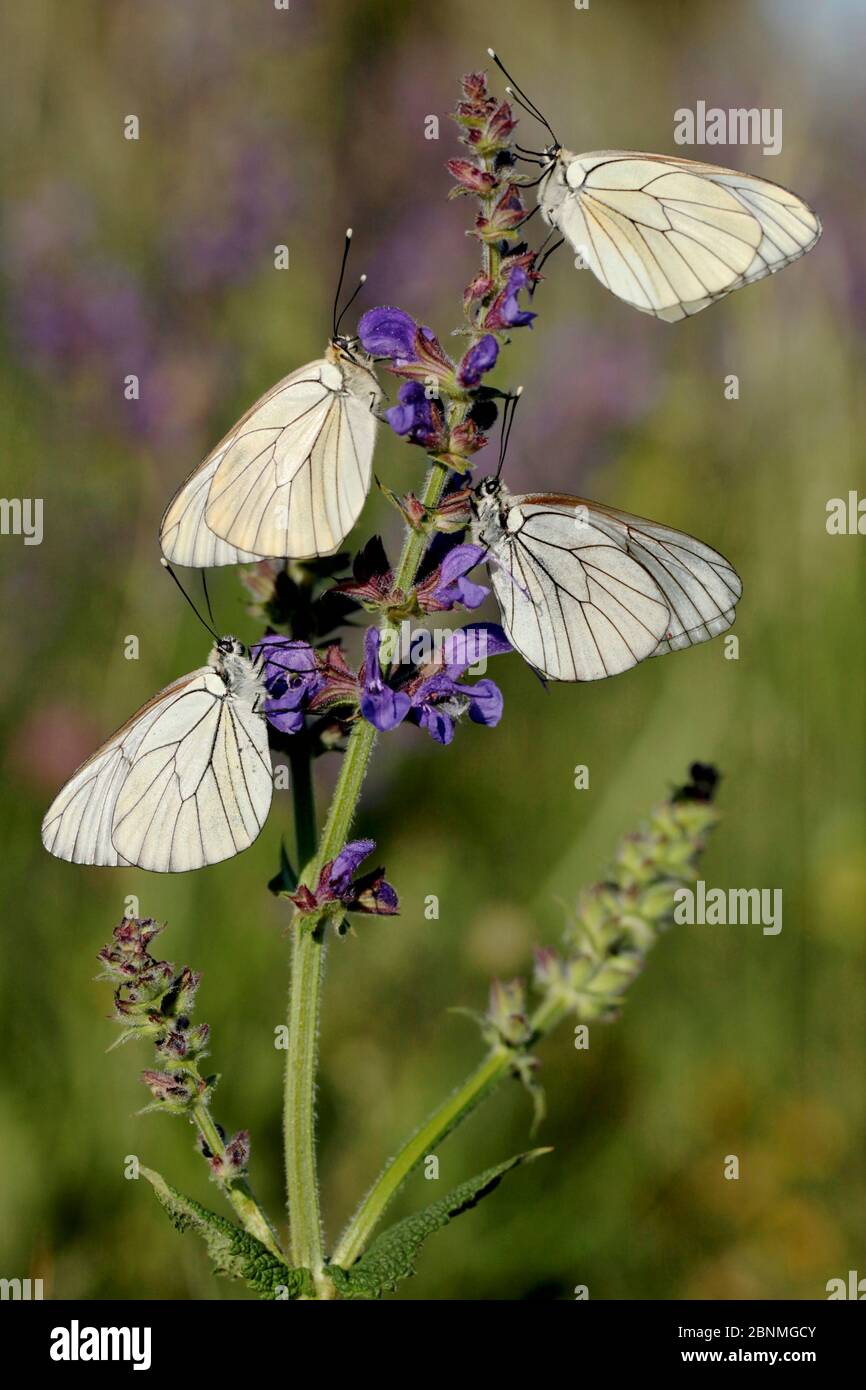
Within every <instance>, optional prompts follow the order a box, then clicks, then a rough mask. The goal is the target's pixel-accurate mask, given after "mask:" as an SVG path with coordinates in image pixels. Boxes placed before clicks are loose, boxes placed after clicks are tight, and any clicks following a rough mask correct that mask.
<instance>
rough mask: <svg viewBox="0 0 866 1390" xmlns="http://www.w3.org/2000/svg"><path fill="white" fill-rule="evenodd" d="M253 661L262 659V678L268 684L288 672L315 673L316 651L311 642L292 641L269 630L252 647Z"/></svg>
mask: <svg viewBox="0 0 866 1390" xmlns="http://www.w3.org/2000/svg"><path fill="white" fill-rule="evenodd" d="M250 656H251V657H252V659H253V661H257V660H258V659H259V658H261V660H262V678H263V680H264V682H265V684H266V685H268V684H270V682H271V681H275V680H279V679H280V678H281V677H285V675H286V674H287V673H297V674H301V675H306V674H313V673H314V672H315V670H316V653H315V652H314V651H313V648H312V647H311V646H310V644H309V642H290V641H289V640H288V639H287V638H285V637H281V636H280V634H279V633H278V632H268V633H266V634H265V636H264V637H263V638H262V639H261V641H260V642H257V643H256V645H255V646H254V647H251V648H250Z"/></svg>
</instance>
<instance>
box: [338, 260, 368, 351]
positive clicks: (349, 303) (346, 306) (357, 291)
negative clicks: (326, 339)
mask: <svg viewBox="0 0 866 1390" xmlns="http://www.w3.org/2000/svg"><path fill="white" fill-rule="evenodd" d="M366 283H367V277H366V275H362V276H361V278H360V280H359V281H358V284H357V287H356V289H355V291H354V293H353V294H352V295H351V296H350V297H349V298H348V299H347V300H346V303H345V304H344V305H343V307H342V309H341V310H340V317H339V318H338V319H337V321H336V323H335V324H334V337H335V338H336V336H337V333H338V332H339V328H340V324H341V323H342V321H343V315H344V314H345V312H346V310H347V309H350V308H351V306H352V305H353V304H354V302H355V300H356V299H357V298H358V295H359V294H360V293H361V291H362V289H363V288H364V286H365V285H366Z"/></svg>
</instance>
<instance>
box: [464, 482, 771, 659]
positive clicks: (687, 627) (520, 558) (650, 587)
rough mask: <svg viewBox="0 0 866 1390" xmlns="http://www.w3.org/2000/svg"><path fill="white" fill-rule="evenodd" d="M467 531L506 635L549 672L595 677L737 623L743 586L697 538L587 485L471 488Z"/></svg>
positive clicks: (705, 638)
mask: <svg viewBox="0 0 866 1390" xmlns="http://www.w3.org/2000/svg"><path fill="white" fill-rule="evenodd" d="M471 507H472V513H473V520H472V536H473V540H474V541H475V542H476V544H478V545H481V546H484V547H485V548H486V549H487V550H488V554H489V560H488V566H489V569H490V579H491V583H492V585H493V590H494V593H495V594H496V598H497V601H498V603H499V608H500V611H501V614H502V622H503V626H504V628H505V632H506V636H507V637H508V640H509V641H510V642H511V645H512V646H513V647H515V648H516V649H517V651H519V652H520V654H521V655H522V656H523V657H524V658H525V659H526V661H528V662H529V663H530V665H532V666H534V667H535V668H536V670H537V671H539V672H540V674H541V675H543V676H546V677H548V678H549V679H551V680H560V681H591V680H600V679H602V678H603V677H604V676H615V675H618V674H619V673H620V672H621V671H627V670H628V669H629V667H631V666H635V665H636V664H637V663H638V662H639V661H643V660H645V658H646V657H648V656H661V655H662V653H664V652H669V651H678V650H679V649H680V648H681V647H688V646H691V645H693V644H694V643H696V642H707V641H709V639H710V638H711V637H717V636H718V634H719V633H720V632H724V631H725V629H726V628H729V627H730V626H731V623H732V622H733V621H734V608H735V605H736V603H737V600H738V599H739V597H740V595H741V593H742V588H743V586H742V584H741V582H740V579H739V576H738V575H737V573H736V571H735V570H734V569H733V568H732V566H731V565H730V564H729V563H728V561H727V560H726V559H725V558H724V557H723V556H722V555H719V554H718V553H717V552H716V551H715V550H711V549H710V547H709V546H708V545H704V544H703V542H702V541H698V540H695V539H694V538H693V537H692V536H687V535H685V534H684V533H683V532H682V531H674V530H673V529H672V528H671V527H670V526H660V525H659V524H658V523H657V522H655V521H646V520H644V518H642V517H637V516H630V515H629V513H628V512H619V511H615V510H614V509H613V508H612V507H605V506H602V505H601V504H600V503H598V502H587V501H585V500H584V499H583V498H580V497H562V496H557V495H554V494H548V493H526V494H523V495H520V496H516V495H515V496H512V495H511V494H510V493H509V491H508V489H507V488H506V487H505V486H504V484H503V483H501V482H500V481H499V479H498V478H484V479H482V481H481V482H480V483H479V484H478V485H477V487H476V488H475V489H474V490H473V493H472V499H471Z"/></svg>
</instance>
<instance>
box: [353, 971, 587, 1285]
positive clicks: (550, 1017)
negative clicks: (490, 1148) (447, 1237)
mask: <svg viewBox="0 0 866 1390" xmlns="http://www.w3.org/2000/svg"><path fill="white" fill-rule="evenodd" d="M569 1008H570V1004H569V1003H568V1002H566V1001H562V1000H558V999H556V997H555V996H552V997H550V998H548V999H545V1000H544V1002H543V1003H542V1004H540V1005H539V1007H538V1009H537V1010H536V1011H535V1013H534V1014H533V1016H532V1019H531V1021H530V1026H531V1028H532V1038H531V1041H530V1044H529V1046H531V1045H533V1044H534V1043H536V1042H537V1041H539V1039H541V1038H543V1037H545V1036H546V1035H547V1034H548V1033H550V1032H552V1031H553V1029H554V1028H556V1027H557V1025H558V1024H559V1023H560V1022H561V1021H562V1019H563V1018H565V1016H566V1015H567V1013H568V1012H569ZM511 1068H512V1054H511V1049H510V1048H508V1047H505V1046H501V1047H494V1048H493V1049H492V1051H491V1052H489V1053H488V1054H487V1056H486V1057H485V1058H484V1060H483V1061H482V1062H481V1064H480V1065H479V1066H477V1067H476V1068H475V1070H474V1071H473V1072H471V1073H470V1075H469V1076H468V1077H467V1078H466V1080H465V1081H464V1082H463V1084H462V1085H461V1086H458V1087H457V1089H456V1091H452V1092H451V1094H450V1096H448V1097H447V1099H446V1100H444V1101H443V1103H442V1104H441V1105H440V1106H439V1107H438V1109H436V1110H434V1111H433V1114H432V1115H431V1116H430V1117H429V1119H427V1120H425V1122H424V1124H423V1125H422V1126H421V1128H420V1129H418V1130H416V1131H415V1133H414V1134H413V1135H411V1137H410V1138H409V1139H407V1141H406V1143H405V1144H404V1145H403V1147H402V1148H401V1149H400V1150H399V1152H398V1153H397V1154H396V1155H395V1156H394V1158H392V1159H390V1160H389V1161H388V1163H387V1164H386V1165H385V1167H384V1168H383V1170H382V1172H381V1173H380V1174H379V1177H378V1178H377V1179H376V1181H375V1183H374V1184H373V1186H372V1187H371V1188H370V1191H369V1192H368V1193H367V1195H366V1197H365V1198H364V1199H363V1201H362V1202H361V1204H360V1206H359V1207H358V1209H357V1211H356V1212H355V1214H354V1216H353V1217H352V1219H351V1221H350V1222H349V1224H348V1226H347V1227H346V1229H345V1231H344V1232H343V1234H342V1236H341V1237H340V1240H339V1243H338V1245H337V1248H336V1249H335V1251H334V1255H333V1262H334V1264H337V1265H339V1266H340V1267H341V1268H342V1269H348V1268H349V1266H350V1265H352V1264H354V1262H355V1260H357V1259H358V1257H359V1256H360V1255H361V1254H362V1253H363V1251H364V1250H365V1249H366V1247H367V1244H368V1242H369V1239H370V1236H371V1234H372V1232H373V1230H374V1228H375V1226H376V1225H377V1224H378V1222H379V1220H380V1219H381V1217H382V1215H383V1213H384V1212H385V1209H386V1207H387V1206H388V1205H389V1203H390V1202H391V1200H392V1198H393V1197H394V1196H395V1194H396V1193H397V1191H398V1190H399V1188H400V1187H401V1186H402V1184H403V1183H404V1182H405V1180H406V1178H407V1177H408V1176H409V1174H410V1173H411V1172H412V1170H413V1168H417V1166H418V1164H419V1163H422V1162H423V1161H424V1159H425V1158H426V1157H427V1155H428V1154H430V1153H432V1152H433V1151H434V1149H436V1148H438V1146H439V1145H440V1144H441V1143H442V1141H443V1139H446V1138H447V1136H448V1135H449V1134H450V1133H451V1131H452V1130H454V1129H456V1128H457V1126H458V1125H459V1124H461V1123H462V1121H463V1120H465V1119H466V1117H467V1116H468V1115H471V1114H472V1112H473V1110H475V1108H476V1107H477V1106H478V1105H480V1104H481V1102H482V1101H483V1100H486V1099H487V1097H488V1096H489V1095H492V1093H493V1092H494V1091H495V1090H496V1087H497V1086H498V1085H499V1083H500V1081H503V1080H504V1079H505V1078H506V1077H507V1076H509V1075H510V1074H511Z"/></svg>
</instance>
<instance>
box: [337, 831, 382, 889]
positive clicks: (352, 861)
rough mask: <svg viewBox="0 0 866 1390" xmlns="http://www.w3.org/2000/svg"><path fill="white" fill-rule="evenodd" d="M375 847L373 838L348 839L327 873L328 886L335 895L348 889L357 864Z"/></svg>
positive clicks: (361, 862)
mask: <svg viewBox="0 0 866 1390" xmlns="http://www.w3.org/2000/svg"><path fill="white" fill-rule="evenodd" d="M375 848H376V841H375V840H350V841H349V843H348V844H347V845H344V846H343V848H342V849H341V850H340V853H339V854H338V855H337V857H336V859H335V860H334V862H333V864H332V865H331V871H330V873H329V874H328V887H329V888H330V890H331V892H332V893H333V894H334V895H335V897H338V898H341V897H343V895H344V894H345V893H347V892H348V891H349V889H350V888H351V886H352V879H353V878H354V876H355V872H356V870H357V869H358V866H359V865H360V864H363V862H364V860H365V859H366V858H367V856H368V854H372V853H373V850H374V849H375Z"/></svg>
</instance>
